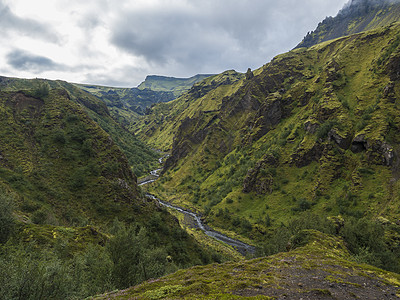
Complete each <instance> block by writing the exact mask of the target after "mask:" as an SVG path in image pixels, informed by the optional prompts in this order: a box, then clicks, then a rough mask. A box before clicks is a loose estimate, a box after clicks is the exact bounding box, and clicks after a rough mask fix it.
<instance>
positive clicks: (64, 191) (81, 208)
mask: <svg viewBox="0 0 400 300" xmlns="http://www.w3.org/2000/svg"><path fill="white" fill-rule="evenodd" d="M1 100H2V101H1V109H2V125H1V139H2V141H4V142H3V143H2V145H1V150H0V152H1V153H2V154H1V155H2V161H1V162H2V163H1V167H2V168H1V179H2V183H3V185H6V186H7V187H9V188H10V189H11V190H13V191H15V192H17V193H18V195H19V196H20V197H19V199H20V207H21V209H22V210H23V212H22V215H23V218H29V217H32V216H34V215H35V213H36V214H38V213H39V212H40V211H42V212H43V220H42V221H43V222H46V218H52V217H54V218H55V219H56V220H57V221H56V220H55V222H56V223H57V222H61V223H64V222H68V223H74V222H77V223H79V222H83V223H84V222H86V221H85V220H92V222H94V223H97V222H99V221H100V220H104V219H109V218H110V217H109V216H108V215H107V214H108V213H107V211H109V210H112V211H115V212H116V213H118V212H119V213H123V211H124V209H125V208H124V206H128V205H129V204H131V203H132V202H133V203H135V202H136V201H137V200H138V198H139V194H138V191H137V187H136V178H135V177H134V175H133V174H132V173H131V171H130V167H129V165H128V163H127V160H126V157H125V156H124V154H123V153H122V152H121V151H120V150H119V148H118V147H117V145H116V144H115V143H114V142H113V141H112V140H111V139H110V137H109V136H108V134H106V133H105V132H104V131H103V130H102V129H101V128H100V127H99V126H98V125H97V124H96V123H95V122H94V121H92V120H91V119H90V118H89V117H88V115H87V114H86V112H85V111H84V110H83V109H82V108H81V107H80V106H79V105H78V104H76V103H74V102H72V101H71V100H70V99H69V96H68V94H67V93H66V91H65V90H62V89H53V90H51V92H50V94H49V95H48V96H46V97H44V98H43V99H37V98H33V97H30V96H27V95H26V94H24V93H21V92H2V93H1ZM114 200H115V201H114ZM66 208H67V209H66ZM123 214H125V213H123ZM75 218H76V220H75V221H73V219H75Z"/></svg>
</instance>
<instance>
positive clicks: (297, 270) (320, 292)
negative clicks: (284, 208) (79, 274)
mask: <svg viewBox="0 0 400 300" xmlns="http://www.w3.org/2000/svg"><path fill="white" fill-rule="evenodd" d="M294 240H296V243H297V244H296V245H295V247H299V248H297V249H295V250H292V251H290V252H287V253H280V254H277V255H274V256H270V257H265V258H259V259H255V260H249V261H245V262H235V263H232V262H230V263H225V264H220V265H216V264H214V265H210V266H205V267H194V268H190V269H188V270H181V271H179V272H176V273H174V274H172V275H169V276H167V277H162V278H160V279H156V280H150V281H148V282H145V283H143V284H141V285H139V286H136V287H133V288H130V289H127V290H124V291H116V292H112V293H108V294H105V295H101V296H97V297H95V298H94V299H96V300H100V299H285V298H287V299H319V300H320V299H396V298H397V297H400V289H399V285H400V275H398V274H395V273H390V272H386V271H383V270H380V269H377V268H374V267H371V266H368V265H365V264H358V263H356V262H354V261H352V259H351V257H350V255H349V252H348V250H347V249H346V247H345V245H344V243H343V241H342V240H341V239H337V238H335V237H332V236H328V235H323V234H321V233H318V232H315V231H302V232H300V233H299V234H298V235H297V236H296V237H295V238H294Z"/></svg>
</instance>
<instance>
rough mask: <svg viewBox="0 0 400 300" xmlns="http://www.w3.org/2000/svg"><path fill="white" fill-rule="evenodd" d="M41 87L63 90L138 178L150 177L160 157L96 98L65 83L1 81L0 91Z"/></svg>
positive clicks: (1, 79)
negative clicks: (105, 134) (106, 138)
mask: <svg viewBox="0 0 400 300" xmlns="http://www.w3.org/2000/svg"><path fill="white" fill-rule="evenodd" d="M41 87H48V88H49V89H56V88H59V89H64V90H65V91H66V92H67V93H68V97H69V98H70V100H71V101H72V102H74V103H76V104H78V105H80V106H81V107H82V108H83V109H84V110H85V111H86V113H87V114H88V116H89V117H90V118H91V119H92V120H94V121H95V122H96V123H97V124H98V125H100V127H101V128H102V129H103V130H104V131H106V132H107V133H108V134H109V135H110V136H111V137H112V139H113V140H114V142H115V143H116V144H117V145H118V146H119V147H120V148H121V149H122V150H123V152H124V154H125V155H126V157H127V159H128V162H129V165H130V166H131V168H132V170H133V172H134V173H135V174H136V175H137V176H142V175H145V174H148V172H149V171H150V170H152V169H153V168H154V165H153V163H154V161H156V158H157V156H158V155H157V154H156V153H155V152H154V151H152V150H151V149H150V148H149V147H147V146H146V145H145V144H144V143H142V142H141V141H139V140H138V139H137V138H136V137H135V136H134V135H132V134H131V133H130V132H129V131H128V130H127V129H126V128H124V127H123V125H121V123H119V122H117V121H115V120H114V119H113V118H112V116H111V114H110V111H109V109H108V108H107V106H106V104H104V103H103V102H102V101H100V100H99V99H98V98H96V97H95V96H93V95H91V94H89V93H87V92H85V91H83V90H82V89H80V88H78V87H76V86H75V85H73V84H70V83H68V82H65V81H60V80H57V81H53V80H44V79H32V80H29V79H19V78H7V77H0V90H2V91H9V92H17V91H28V92H29V91H30V92H32V91H34V90H37V89H40V88H41Z"/></svg>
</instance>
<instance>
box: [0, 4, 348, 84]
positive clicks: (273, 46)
mask: <svg viewBox="0 0 400 300" xmlns="http://www.w3.org/2000/svg"><path fill="white" fill-rule="evenodd" d="M347 1H348V0H302V1H299V0H279V1H276V0H119V1H115V0H114V1H111V0H0V42H1V47H0V75H3V76H10V77H23V78H35V77H40V78H48V79H62V80H66V81H70V82H80V83H91V84H100V85H109V86H123V87H134V86H137V85H138V84H139V83H140V82H141V81H143V80H144V78H145V77H146V75H149V74H157V75H166V76H174V77H190V76H192V75H195V74H198V73H220V72H222V71H225V70H228V69H235V70H237V71H240V72H244V71H246V70H247V68H248V67H250V68H252V69H255V68H258V67H261V66H262V65H263V64H265V63H267V62H269V61H270V60H271V59H272V58H273V57H274V56H275V55H277V54H279V53H283V52H286V51H288V50H290V49H292V48H293V47H294V46H296V45H297V44H298V43H299V42H300V40H301V39H302V38H303V36H304V35H305V34H306V33H307V32H308V31H311V30H314V29H315V28H316V26H317V24H318V23H319V22H320V21H322V20H323V19H324V18H325V17H326V16H335V15H336V14H337V12H338V11H339V10H340V8H342V7H343V5H344V4H345V3H346V2H347Z"/></svg>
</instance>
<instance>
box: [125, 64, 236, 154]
mask: <svg viewBox="0 0 400 300" xmlns="http://www.w3.org/2000/svg"><path fill="white" fill-rule="evenodd" d="M242 78H244V74H241V73H238V72H236V71H234V70H231V71H226V72H224V73H222V74H219V75H215V76H211V77H209V78H207V79H205V80H203V81H201V82H199V83H197V84H195V85H194V86H193V87H192V88H191V89H190V90H189V91H188V92H187V93H185V94H184V95H182V96H181V97H180V98H179V99H177V100H175V101H171V102H168V103H162V104H158V105H155V106H152V107H151V108H150V109H149V111H148V113H147V114H146V116H144V117H143V118H142V119H141V120H140V122H137V123H136V124H135V126H134V127H133V130H134V133H135V134H136V135H137V136H138V137H139V138H141V139H142V140H145V141H146V142H147V143H148V144H149V145H151V146H152V147H154V148H156V149H162V150H164V151H169V150H170V148H171V146H172V141H173V138H174V136H175V135H176V133H177V130H178V128H179V125H180V124H181V123H182V122H183V120H185V119H186V118H190V117H191V116H193V115H194V114H198V113H201V112H206V113H207V112H212V111H215V110H216V109H217V108H218V106H219V105H220V101H221V99H222V98H223V97H225V96H226V95H229V94H230V93H231V92H232V91H231V89H232V84H234V83H235V82H238V81H239V80H240V79H242ZM209 92H211V93H212V99H211V101H207V102H205V101H203V97H204V96H205V95H207V94H208V93H209Z"/></svg>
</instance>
